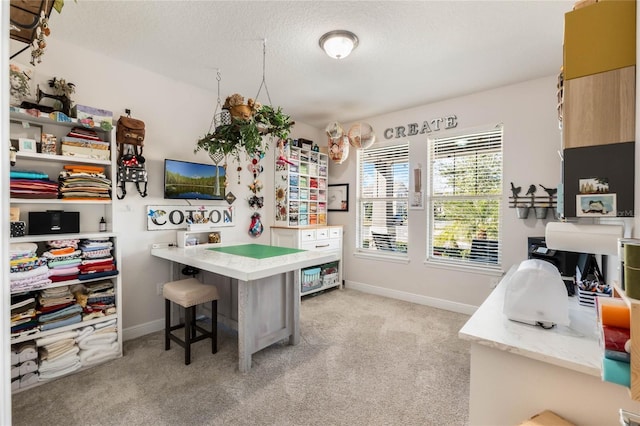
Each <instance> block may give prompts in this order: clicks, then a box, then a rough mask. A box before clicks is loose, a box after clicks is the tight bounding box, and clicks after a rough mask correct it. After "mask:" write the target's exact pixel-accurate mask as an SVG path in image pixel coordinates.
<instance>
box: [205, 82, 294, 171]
mask: <svg viewBox="0 0 640 426" xmlns="http://www.w3.org/2000/svg"><path fill="white" fill-rule="evenodd" d="M225 113H226V114H228V115H226V114H225ZM246 114H249V115H248V117H247V118H244V117H246ZM238 115H240V116H238ZM214 123H215V124H216V126H215V130H214V131H213V132H211V131H210V132H209V133H208V134H206V135H205V136H204V137H202V138H200V139H199V140H198V142H197V144H196V149H195V152H197V151H200V150H204V151H206V152H208V153H209V154H210V155H212V154H214V153H216V152H218V151H220V152H222V153H223V154H225V155H228V154H231V155H232V156H233V157H235V158H236V159H237V160H239V155H240V152H241V151H243V150H244V151H245V152H246V155H247V156H248V157H253V156H254V155H256V154H257V153H260V152H264V150H265V149H268V148H269V140H271V139H273V138H276V139H287V138H288V137H289V131H290V130H291V127H292V126H293V125H294V122H293V121H291V118H290V117H289V116H288V115H286V114H284V113H283V112H282V110H281V109H280V107H277V108H273V107H271V106H269V105H260V104H259V103H257V102H254V101H253V99H249V101H248V102H247V104H245V103H244V97H242V96H241V95H239V94H237V93H236V94H234V95H232V96H229V97H228V98H227V101H226V102H225V105H224V107H223V109H222V112H221V113H220V114H219V115H218V114H216V115H214ZM218 123H219V124H218ZM263 135H269V138H267V139H269V140H264V141H263V139H262V137H263Z"/></svg>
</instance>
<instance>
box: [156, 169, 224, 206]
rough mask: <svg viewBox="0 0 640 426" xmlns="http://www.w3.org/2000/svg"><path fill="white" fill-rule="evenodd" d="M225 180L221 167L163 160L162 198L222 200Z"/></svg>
mask: <svg viewBox="0 0 640 426" xmlns="http://www.w3.org/2000/svg"><path fill="white" fill-rule="evenodd" d="M226 178H227V177H226V174H225V170H224V167H222V166H216V165H213V164H201V163H192V162H189V161H181V160H169V159H165V160H164V198H167V199H183V200H222V199H224V187H225V181H226Z"/></svg>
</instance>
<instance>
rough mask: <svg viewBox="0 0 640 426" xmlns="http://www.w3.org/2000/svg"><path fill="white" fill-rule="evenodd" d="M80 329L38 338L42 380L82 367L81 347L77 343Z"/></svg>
mask: <svg viewBox="0 0 640 426" xmlns="http://www.w3.org/2000/svg"><path fill="white" fill-rule="evenodd" d="M78 334H79V333H78V330H72V331H66V332H62V333H58V334H54V335H51V336H47V337H43V338H41V339H37V340H36V345H37V346H38V352H39V355H40V368H39V372H40V380H41V381H45V380H50V379H55V378H56V377H61V376H64V375H65V374H69V373H71V372H73V371H75V370H77V369H79V368H80V367H82V364H81V363H80V357H79V356H78V353H79V352H80V348H79V347H78V345H77V344H76V340H75V339H76V337H77V336H78Z"/></svg>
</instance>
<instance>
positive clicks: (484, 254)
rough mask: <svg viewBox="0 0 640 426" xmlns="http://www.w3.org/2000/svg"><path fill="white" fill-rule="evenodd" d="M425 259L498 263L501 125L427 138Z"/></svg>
mask: <svg viewBox="0 0 640 426" xmlns="http://www.w3.org/2000/svg"><path fill="white" fill-rule="evenodd" d="M429 165H430V167H429V174H430V179H429V182H430V185H429V197H428V206H429V209H430V225H429V227H428V229H429V233H428V242H427V247H428V253H427V257H428V259H430V260H439V261H443V262H451V263H454V264H465V265H469V266H480V265H481V266H483V267H487V266H488V267H491V266H495V267H498V266H499V265H500V264H501V258H502V256H501V246H502V236H501V235H500V211H501V208H500V204H501V200H502V126H501V125H500V126H498V127H496V128H494V129H491V130H486V131H478V132H473V133H471V132H470V133H469V134H465V135H460V136H455V137H442V138H431V139H429Z"/></svg>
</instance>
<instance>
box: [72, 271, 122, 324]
mask: <svg viewBox="0 0 640 426" xmlns="http://www.w3.org/2000/svg"><path fill="white" fill-rule="evenodd" d="M71 292H72V293H73V295H74V296H75V298H76V301H77V302H78V304H79V305H80V306H82V321H88V320H90V319H93V318H100V317H104V316H107V315H112V314H115V313H116V292H115V289H114V286H113V283H112V282H111V281H108V280H105V281H97V282H94V283H91V284H86V285H85V284H75V285H73V286H71Z"/></svg>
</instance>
